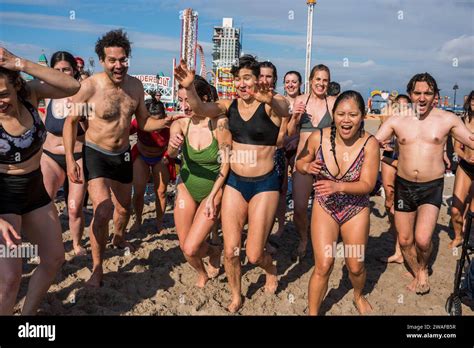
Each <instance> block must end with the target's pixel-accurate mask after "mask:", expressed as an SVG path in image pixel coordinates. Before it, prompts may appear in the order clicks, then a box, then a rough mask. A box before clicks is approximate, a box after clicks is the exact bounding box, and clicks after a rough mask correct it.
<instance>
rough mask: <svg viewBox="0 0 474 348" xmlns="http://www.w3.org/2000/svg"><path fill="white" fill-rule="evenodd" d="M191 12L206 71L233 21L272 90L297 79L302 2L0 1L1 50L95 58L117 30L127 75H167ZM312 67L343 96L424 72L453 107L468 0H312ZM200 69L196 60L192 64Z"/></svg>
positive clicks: (465, 89)
mask: <svg viewBox="0 0 474 348" xmlns="http://www.w3.org/2000/svg"><path fill="white" fill-rule="evenodd" d="M185 8H192V9H193V10H195V11H197V12H198V15H199V20H198V22H199V29H198V41H199V43H200V44H201V45H202V46H203V48H204V51H205V56H206V65H207V67H208V68H210V67H212V58H211V53H212V30H213V27H214V26H220V25H221V24H222V18H223V17H232V18H233V19H234V26H237V27H242V29H243V52H244V53H248V54H253V55H256V56H257V58H258V59H259V60H270V61H272V62H273V63H274V64H275V65H276V67H277V69H278V75H279V80H278V90H279V91H280V92H281V91H282V85H283V82H282V78H283V75H284V74H285V72H286V71H289V70H297V71H299V72H301V74H302V75H304V69H305V56H306V26H307V6H306V1H305V0H275V1H270V0H258V1H256V0H233V1H223V0H186V1H183V0H102V1H90V0H81V1H77V0H75V1H72V0H0V45H1V46H4V47H5V48H7V49H8V50H9V51H11V52H12V53H14V54H16V55H18V56H22V57H24V58H27V59H30V60H33V61H37V60H38V57H39V55H40V54H41V52H42V51H43V50H44V53H45V54H46V56H47V57H48V59H49V57H50V56H51V54H52V53H54V52H55V51H58V50H65V51H70V52H71V53H73V54H74V55H75V56H81V57H83V58H85V60H86V61H87V60H88V58H89V57H93V58H94V59H95V65H96V72H97V71H100V70H101V67H100V66H99V64H98V58H97V56H96V54H95V53H94V46H95V42H96V41H97V39H98V38H99V37H100V36H101V35H102V34H104V33H105V32H107V31H108V30H111V29H117V28H123V29H124V30H126V31H127V33H128V34H129V37H130V39H131V41H132V59H131V66H130V69H129V73H130V74H152V75H156V74H157V73H161V72H162V73H164V74H165V75H166V76H170V74H171V71H172V59H173V58H177V59H178V58H179V45H180V35H181V21H180V19H179V15H180V11H181V10H183V9H185ZM313 27H314V28H313V50H312V61H311V66H314V65H315V64H319V63H323V64H326V65H327V66H329V68H330V69H331V79H332V80H333V81H337V82H339V83H340V84H341V86H342V89H343V90H347V89H355V90H357V91H359V92H361V93H362V94H363V95H364V97H365V98H367V97H368V95H369V93H370V91H372V90H374V89H380V90H387V91H392V90H397V91H398V92H399V93H405V90H406V85H407V83H408V81H409V79H410V77H411V76H413V75H414V74H416V73H421V72H425V71H426V72H429V73H430V74H432V75H433V76H434V77H435V78H436V80H437V82H438V85H439V87H440V88H441V95H442V96H445V95H447V96H449V97H451V99H450V102H452V98H453V86H454V84H456V83H457V85H458V86H459V90H458V92H457V95H458V97H457V104H459V103H460V99H461V100H462V96H463V95H466V94H469V92H470V91H471V90H473V89H474V0H416V1H415V0H364V1H361V0H318V1H317V5H316V6H315V14H314V25H313ZM197 64H198V66H199V64H200V63H199V59H198V63H197Z"/></svg>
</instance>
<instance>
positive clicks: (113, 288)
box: [15, 177, 473, 315]
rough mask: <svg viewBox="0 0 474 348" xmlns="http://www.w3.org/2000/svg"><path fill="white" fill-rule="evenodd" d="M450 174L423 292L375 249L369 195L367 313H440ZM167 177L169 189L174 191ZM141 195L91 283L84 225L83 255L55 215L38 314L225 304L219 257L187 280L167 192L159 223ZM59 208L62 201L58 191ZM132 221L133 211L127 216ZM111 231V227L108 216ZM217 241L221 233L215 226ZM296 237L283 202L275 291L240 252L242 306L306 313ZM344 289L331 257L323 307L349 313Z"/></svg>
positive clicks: (386, 246)
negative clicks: (58, 234) (200, 276)
mask: <svg viewBox="0 0 474 348" xmlns="http://www.w3.org/2000/svg"><path fill="white" fill-rule="evenodd" d="M453 183H454V178H452V177H451V178H446V179H445V188H444V200H443V205H442V207H441V212H440V216H439V219H438V224H437V226H436V230H435V232H434V235H433V253H432V258H431V261H430V273H431V276H430V283H431V291H430V293H429V294H427V295H424V296H419V295H416V294H415V293H412V292H410V291H408V290H407V289H406V285H407V284H408V283H409V281H410V279H409V278H407V277H406V276H405V274H406V269H405V267H404V266H403V265H398V264H388V265H387V264H384V263H382V262H380V261H379V260H378V259H379V258H380V257H384V256H385V257H386V256H389V255H391V254H392V253H393V250H394V237H393V235H392V234H391V233H389V232H388V229H389V225H388V218H387V216H385V209H384V206H383V197H381V196H376V197H372V198H371V207H372V214H371V224H370V236H369V242H368V245H367V248H366V258H365V262H366V264H365V265H366V269H367V281H366V287H365V293H366V294H367V295H368V299H369V301H370V303H371V304H372V306H373V308H374V314H376V315H447V313H446V311H445V303H446V299H447V298H448V296H449V295H450V293H451V292H452V290H453V284H454V274H455V265H456V260H457V259H459V256H460V253H461V249H460V248H458V249H457V252H453V250H452V249H448V243H449V242H450V240H451V239H452V237H453V232H451V231H450V229H449V228H448V224H449V215H448V206H450V204H451V195H452V188H453ZM173 190H174V188H173V187H172V186H170V187H169V191H173ZM152 198H153V197H152V196H147V197H146V202H147V203H146V206H145V209H144V215H143V217H144V224H143V225H142V229H141V230H140V231H139V232H136V233H133V234H131V233H130V234H128V238H129V240H130V241H131V242H132V243H133V244H134V245H135V246H137V247H138V250H137V251H136V252H133V253H130V254H127V253H126V251H124V250H117V249H107V251H106V260H105V262H104V270H105V277H104V286H103V287H102V288H100V289H95V290H92V289H87V288H85V286H84V285H85V280H87V279H88V277H89V275H90V272H91V271H90V268H91V267H92V259H91V255H90V244H89V239H88V229H87V228H86V232H85V236H84V242H85V245H86V246H87V247H88V248H89V250H88V255H87V256H82V257H73V252H72V241H71V236H70V233H69V231H68V230H67V217H66V216H65V215H64V214H61V215H60V219H61V223H62V226H63V229H64V234H63V240H64V244H65V248H66V252H67V255H66V260H67V261H66V263H65V264H64V265H63V267H62V269H61V271H60V273H59V274H58V276H57V279H56V281H55V282H54V284H53V285H52V286H51V288H50V290H49V292H48V295H47V297H46V299H45V300H44V301H43V303H42V305H41V307H40V314H41V315H229V313H228V312H227V311H226V309H225V308H226V307H227V305H228V304H229V301H230V290H229V286H228V284H227V279H226V276H225V273H224V269H223V267H222V269H221V272H220V275H219V276H218V277H217V278H215V279H212V280H210V281H209V282H208V283H207V284H206V286H205V288H204V289H198V288H196V287H195V286H194V283H195V281H196V273H195V272H194V270H193V269H192V268H191V266H190V265H189V264H187V263H186V261H185V259H184V257H183V254H182V252H181V250H180V248H179V242H178V238H177V235H176V233H175V229H174V223H173V216H172V205H171V203H172V202H171V201H170V202H169V203H170V204H169V205H168V207H167V212H166V215H165V219H164V227H165V229H164V231H163V232H162V233H158V231H156V227H155V213H154V203H153V202H151V201H150V200H151V199H152ZM56 206H57V207H58V210H59V212H60V213H62V211H63V209H64V203H63V201H57V202H56ZM90 220H91V207H90V206H89V211H88V213H87V214H86V226H88V225H89V223H90ZM133 221H134V216H132V218H131V221H130V223H129V226H131V224H132V223H133ZM110 231H111V232H112V231H113V227H112V223H111V224H110ZM220 239H221V241H222V235H221V234H220ZM297 243H298V238H297V233H296V231H295V229H294V225H293V222H292V212H289V213H287V224H286V230H285V233H284V235H283V237H282V246H281V247H280V249H279V250H278V253H277V254H276V255H275V260H276V264H277V268H278V275H279V286H278V290H277V293H276V294H275V295H268V294H265V293H264V292H263V285H264V281H265V279H264V274H263V271H262V270H261V269H260V268H257V267H254V266H252V265H250V264H247V263H246V262H245V252H242V255H243V256H242V262H243V263H244V265H243V267H242V294H243V296H244V303H243V308H242V309H241V311H240V312H239V314H242V315H305V314H307V301H308V299H307V292H308V281H309V277H310V274H311V272H312V268H313V266H314V261H313V258H312V253H310V254H308V255H307V257H306V258H305V259H304V260H303V261H302V262H300V263H298V264H295V263H293V262H291V257H290V255H291V253H292V251H293V250H295V249H296V247H297ZM34 266H35V264H34V263H26V262H25V263H24V275H23V279H22V283H21V289H20V293H19V303H18V304H17V306H16V307H15V312H16V313H17V314H18V313H19V308H20V306H21V305H22V303H23V301H24V296H25V294H26V290H27V284H28V280H29V278H30V277H31V272H32V270H33V269H34ZM352 298H353V290H352V286H351V283H350V281H349V278H348V273H347V269H346V268H345V266H344V259H343V258H341V257H337V258H336V261H335V265H334V270H333V272H332V274H331V277H330V280H329V288H328V294H327V296H326V298H325V300H324V301H323V304H322V309H321V311H322V313H325V314H326V315H357V311H356V309H355V307H354V306H353V304H352ZM463 314H464V315H473V310H472V309H470V308H469V307H467V306H465V305H463Z"/></svg>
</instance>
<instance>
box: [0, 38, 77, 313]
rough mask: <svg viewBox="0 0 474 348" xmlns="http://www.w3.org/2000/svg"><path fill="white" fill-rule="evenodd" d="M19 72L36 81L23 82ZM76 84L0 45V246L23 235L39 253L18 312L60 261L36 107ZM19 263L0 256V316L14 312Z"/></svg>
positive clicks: (27, 308) (38, 295) (32, 307)
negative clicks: (28, 75) (44, 174)
mask: <svg viewBox="0 0 474 348" xmlns="http://www.w3.org/2000/svg"><path fill="white" fill-rule="evenodd" d="M20 71H23V72H25V73H27V74H30V75H31V76H34V77H36V78H37V79H38V80H33V81H30V82H28V83H25V82H24V80H23V79H22V78H21V76H20ZM79 87H80V85H79V82H77V81H76V80H74V79H73V78H72V77H70V76H67V75H65V74H64V73H62V72H59V71H56V70H54V69H51V68H48V67H45V66H41V65H39V64H35V63H32V62H30V61H28V60H25V59H23V58H20V57H16V56H15V55H13V54H12V53H10V52H8V51H7V50H5V49H4V48H3V47H0V138H1V139H2V145H0V192H2V194H1V195H0V245H6V246H7V247H9V248H10V247H14V246H15V245H17V244H20V243H21V239H22V237H21V234H25V235H26V236H27V237H28V240H29V241H30V242H31V243H33V244H34V245H38V247H39V256H40V263H39V266H38V267H37V268H36V269H35V271H34V273H33V276H32V277H31V281H30V285H31V286H30V288H29V289H28V293H27V295H26V299H25V302H24V305H23V310H22V313H23V314H29V315H32V314H35V313H36V310H37V308H38V306H39V304H40V302H41V300H42V298H43V296H44V295H45V294H46V292H47V291H48V288H49V286H50V285H51V283H52V281H53V280H54V278H55V276H56V273H57V271H58V270H59V268H60V266H61V265H62V263H63V261H64V248H63V244H62V239H61V225H60V223H59V218H58V215H57V211H56V208H55V207H54V205H53V203H52V202H51V198H50V197H49V195H48V193H47V192H46V189H45V186H44V183H43V175H42V173H41V169H40V158H41V152H42V151H41V150H42V146H43V143H44V141H45V137H46V129H45V126H44V124H43V122H42V121H41V118H40V116H39V114H38V111H37V109H36V107H37V105H38V100H40V99H43V98H65V97H68V96H70V95H72V94H74V93H76V92H77V91H78V90H79ZM21 264H22V260H21V259H19V258H12V257H5V258H0V315H5V314H12V312H13V307H14V305H15V302H16V297H17V294H18V289H19V286H20V280H21V274H22V268H21Z"/></svg>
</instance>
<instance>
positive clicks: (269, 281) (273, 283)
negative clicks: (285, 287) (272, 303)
mask: <svg viewBox="0 0 474 348" xmlns="http://www.w3.org/2000/svg"><path fill="white" fill-rule="evenodd" d="M277 288H278V278H277V268H276V266H275V265H273V264H272V265H271V271H270V272H268V273H267V272H266V281H265V292H266V293H268V294H274V293H275V292H276V290H277Z"/></svg>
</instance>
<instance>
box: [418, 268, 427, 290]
mask: <svg viewBox="0 0 474 348" xmlns="http://www.w3.org/2000/svg"><path fill="white" fill-rule="evenodd" d="M429 292H430V283H429V281H428V270H426V269H424V270H420V271H419V272H418V283H417V284H416V293H417V294H418V295H425V294H427V293H429Z"/></svg>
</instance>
